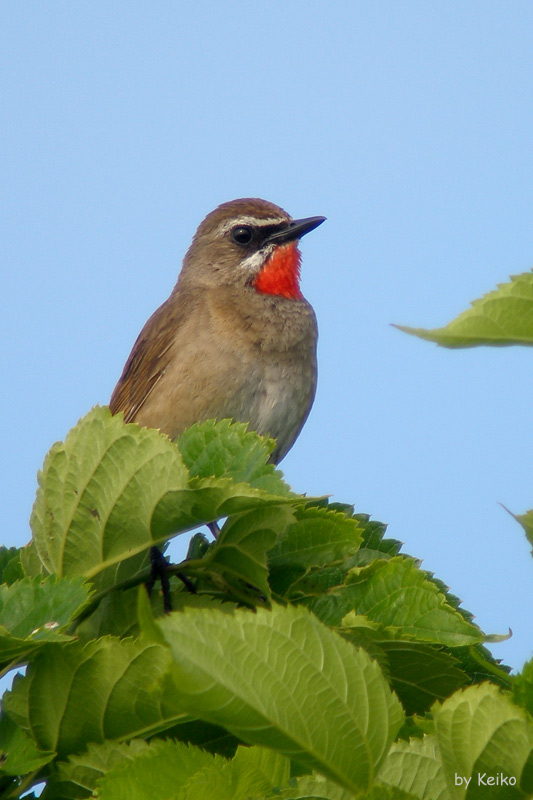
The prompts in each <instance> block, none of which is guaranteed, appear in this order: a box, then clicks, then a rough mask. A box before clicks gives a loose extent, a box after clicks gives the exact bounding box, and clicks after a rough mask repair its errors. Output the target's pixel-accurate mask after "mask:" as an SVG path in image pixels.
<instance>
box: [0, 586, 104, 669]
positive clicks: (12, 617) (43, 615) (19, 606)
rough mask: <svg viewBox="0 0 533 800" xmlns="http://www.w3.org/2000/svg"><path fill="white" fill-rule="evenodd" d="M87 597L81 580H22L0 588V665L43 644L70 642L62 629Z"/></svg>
mask: <svg viewBox="0 0 533 800" xmlns="http://www.w3.org/2000/svg"><path fill="white" fill-rule="evenodd" d="M88 598H89V588H88V586H86V585H85V584H84V583H83V579H82V578H59V579H57V578H55V577H54V576H49V577H47V578H44V579H43V578H24V579H23V580H19V581H16V582H15V583H13V584H12V585H11V586H7V585H6V584H2V585H0V665H2V666H4V667H5V666H6V665H8V664H9V663H10V662H12V661H14V660H18V659H25V658H26V657H28V656H29V655H30V654H32V653H34V652H35V651H36V650H38V649H39V648H40V647H42V646H43V645H44V644H45V643H46V642H54V641H64V642H65V641H69V640H71V639H72V637H71V636H67V635H66V634H65V633H64V629H65V627H66V626H67V625H68V624H69V622H70V621H71V620H72V618H73V617H74V616H76V614H78V613H79V612H80V610H81V609H82V608H83V606H84V605H85V604H86V603H87V601H88Z"/></svg>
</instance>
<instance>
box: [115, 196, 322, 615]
mask: <svg viewBox="0 0 533 800" xmlns="http://www.w3.org/2000/svg"><path fill="white" fill-rule="evenodd" d="M324 221H325V217H306V218H303V219H292V217H290V216H289V214H287V212H286V211H284V210H283V209H282V208H280V207H279V206H277V205H274V204H273V203H269V202H267V201H266V200H261V199H258V198H243V199H239V200H232V201H230V202H228V203H223V204H222V205H220V206H218V208H216V209H215V210H214V211H212V212H211V213H210V214H208V215H207V216H206V218H205V219H204V220H203V222H201V223H200V225H199V227H198V230H197V231H196V234H195V236H194V238H193V240H192V243H191V245H190V247H189V249H188V251H187V253H186V255H185V258H184V260H183V265H182V269H181V272H180V274H179V277H178V281H177V283H176V285H175V286H174V288H173V290H172V292H171V293H170V296H169V298H168V299H167V300H165V302H164V303H163V304H162V305H161V306H160V307H159V308H158V309H157V310H156V311H155V312H154V313H153V314H152V316H151V317H150V318H149V320H148V321H147V323H146V324H145V326H144V328H143V329H142V330H141V332H140V334H139V336H138V338H137V340H136V342H135V344H134V345H133V349H132V351H131V353H130V355H129V358H128V359H127V361H126V364H125V366H124V369H123V372H122V375H121V376H120V379H119V381H118V383H117V385H116V387H115V389H114V391H113V393H112V396H111V400H110V409H111V412H112V413H113V414H117V413H119V412H123V414H124V421H125V422H136V423H138V424H139V425H140V426H142V427H149V428H158V429H159V430H160V431H161V432H162V433H165V434H167V435H168V436H169V437H170V438H171V439H176V438H177V437H179V435H180V434H181V433H183V431H184V430H186V429H187V428H189V427H190V426H191V425H193V424H194V423H197V422H205V421H206V420H208V419H216V420H220V419H225V418H231V419H232V420H234V421H235V422H244V423H247V424H248V427H249V428H250V429H252V430H254V431H256V432H257V433H258V434H260V435H262V436H269V437H270V438H272V439H274V440H275V446H274V449H273V451H272V453H271V455H270V461H271V462H273V463H274V464H278V463H279V462H280V461H281V459H282V458H283V457H284V456H285V455H286V454H287V452H288V451H289V450H290V448H291V447H292V445H293V444H294V442H295V440H296V438H297V436H298V434H299V433H300V431H301V429H302V426H303V424H304V423H305V421H306V419H307V416H308V414H309V411H310V410H311V406H312V404H313V400H314V397H315V392H316V384H317V359H316V348H317V337H318V330H317V323H316V317H315V313H314V311H313V308H312V306H311V305H310V303H308V302H307V300H305V298H304V297H303V295H302V292H301V289H300V263H301V254H300V250H299V248H298V243H299V240H300V239H301V238H302V236H304V235H305V234H306V233H309V232H310V231H312V230H313V229H314V228H316V227H318V225H321V224H322V222H324ZM209 528H210V530H211V532H212V533H213V535H214V536H215V538H216V537H217V535H218V532H219V531H218V526H217V524H216V523H210V524H209ZM150 563H151V573H150V579H149V581H148V582H147V584H146V586H147V590H148V593H149V594H150V593H151V590H152V588H153V586H154V584H155V581H156V580H157V579H158V578H159V579H160V581H161V588H162V592H163V606H164V610H165V611H166V612H170V611H171V610H172V603H171V599H170V589H169V581H168V575H167V571H168V564H167V561H166V559H165V558H164V556H163V555H162V553H161V551H160V550H159V548H157V547H152V548H151V549H150ZM177 575H178V577H179V578H180V579H181V580H182V582H183V583H184V584H185V586H186V587H187V588H188V589H189V590H190V591H194V590H195V589H194V586H193V584H192V583H191V581H190V580H189V579H188V578H187V577H186V576H185V575H184V574H183V573H181V572H178V573H177Z"/></svg>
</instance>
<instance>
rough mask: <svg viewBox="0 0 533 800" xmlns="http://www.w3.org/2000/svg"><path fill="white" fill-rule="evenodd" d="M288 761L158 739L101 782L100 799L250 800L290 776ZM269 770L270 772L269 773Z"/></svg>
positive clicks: (267, 754)
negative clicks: (216, 753)
mask: <svg viewBox="0 0 533 800" xmlns="http://www.w3.org/2000/svg"><path fill="white" fill-rule="evenodd" d="M288 770H289V763H288V761H287V759H283V758H282V757H281V756H279V755H278V754H276V753H272V752H268V751H264V750H259V748H252V750H248V748H239V750H238V751H237V754H236V756H235V758H233V759H232V760H231V761H228V760H227V759H225V758H222V757H221V756H212V755H211V754H209V753H206V752H205V751H202V750H199V749H198V748H195V747H191V746H189V745H185V744H183V743H181V742H171V741H166V742H154V743H153V744H152V745H150V746H149V747H148V749H146V750H145V751H144V752H142V753H141V754H140V756H139V757H138V758H136V759H134V760H133V761H132V762H130V763H128V764H124V765H121V766H119V767H117V768H115V769H112V770H110V771H109V772H108V773H107V774H106V775H105V776H104V777H103V778H102V780H101V781H100V783H99V790H98V798H99V800H152V798H153V797H154V796H156V797H164V798H173V799H174V800H196V798H202V800H248V798H251V797H257V796H259V795H261V796H263V795H264V794H265V793H267V792H269V791H270V789H272V788H273V787H274V786H275V783H273V779H274V780H275V778H276V777H278V776H282V777H284V778H285V777H288ZM269 773H270V774H269Z"/></svg>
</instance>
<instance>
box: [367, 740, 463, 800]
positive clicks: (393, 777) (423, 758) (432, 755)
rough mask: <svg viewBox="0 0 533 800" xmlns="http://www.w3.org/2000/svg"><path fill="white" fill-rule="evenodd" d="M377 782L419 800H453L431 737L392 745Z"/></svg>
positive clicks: (437, 750)
mask: <svg viewBox="0 0 533 800" xmlns="http://www.w3.org/2000/svg"><path fill="white" fill-rule="evenodd" d="M378 779H379V781H380V782H383V783H386V784H389V785H391V786H396V787H397V788H399V789H402V790H403V791H405V792H409V793H411V794H413V795H415V797H419V798H420V800H451V798H452V797H453V795H452V794H451V793H450V792H449V788H448V785H447V780H446V774H445V771H444V767H443V765H442V760H441V757H440V752H439V749H438V745H437V742H436V740H435V738H434V737H432V736H425V737H424V738H423V739H411V740H410V741H409V743H407V742H396V743H395V744H393V745H392V747H391V749H390V752H389V754H388V756H387V758H386V760H385V763H384V764H383V766H382V768H381V771H380V773H379V776H378Z"/></svg>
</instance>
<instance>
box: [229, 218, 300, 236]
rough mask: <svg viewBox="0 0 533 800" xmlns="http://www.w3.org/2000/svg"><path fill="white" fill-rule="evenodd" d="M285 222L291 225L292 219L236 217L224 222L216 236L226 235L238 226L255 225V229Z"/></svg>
mask: <svg viewBox="0 0 533 800" xmlns="http://www.w3.org/2000/svg"><path fill="white" fill-rule="evenodd" d="M284 222H286V223H289V222H290V219H284V218H283V217H266V218H258V217H252V216H242V217H235V218H234V219H229V220H226V222H222V223H221V224H220V225H219V226H218V227H217V228H216V229H215V235H217V234H224V233H226V232H227V231H229V230H231V229H232V228H235V227H236V226H237V225H253V226H254V227H257V226H260V227H263V225H282V224H283V223H284Z"/></svg>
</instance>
